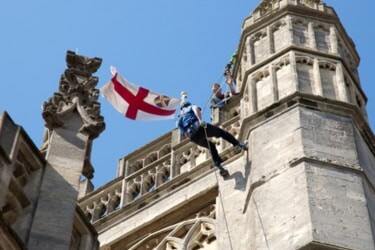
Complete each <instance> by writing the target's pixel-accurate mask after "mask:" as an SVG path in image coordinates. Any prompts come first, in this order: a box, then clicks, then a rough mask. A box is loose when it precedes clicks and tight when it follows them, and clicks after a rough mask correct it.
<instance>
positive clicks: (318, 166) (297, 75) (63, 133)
mask: <svg viewBox="0 0 375 250" xmlns="http://www.w3.org/2000/svg"><path fill="white" fill-rule="evenodd" d="M67 62H68V70H67V71H68V72H65V73H64V74H63V77H62V80H61V82H60V88H59V93H55V95H54V96H53V97H52V98H51V99H50V100H49V101H48V102H46V104H45V109H44V112H43V115H44V118H45V119H46V128H47V129H46V140H45V145H44V146H43V150H42V152H40V151H39V150H38V149H37V148H36V147H35V146H34V144H33V143H32V142H31V141H30V139H29V138H28V137H27V134H26V133H25V132H24V131H23V130H22V128H21V127H19V126H17V125H15V124H14V123H13V122H12V121H11V119H10V117H9V116H8V115H7V114H6V113H4V114H3V115H2V116H1V119H0V163H1V165H0V167H1V168H0V185H1V187H2V190H5V191H2V192H1V193H0V205H1V208H2V210H1V215H2V216H1V220H0V230H1V231H0V239H1V241H0V249H22V248H23V247H25V246H27V247H28V248H29V249H68V248H69V246H70V249H97V248H100V249H104V250H116V249H119V250H120V249H121V250H122V249H129V250H146V249H163V250H164V249H168V250H171V249H189V250H198V249H208V250H213V249H223V250H226V249H234V250H247V249H361V250H365V249H368V250H370V249H375V243H374V237H375V222H374V218H375V194H374V186H375V156H374V155H375V143H374V142H375V137H374V135H373V133H372V131H371V129H370V127H369V125H368V120H367V113H366V108H365V105H366V101H367V99H366V96H365V93H364V92H363V90H362V88H361V84H360V81H359V76H358V71H357V68H358V64H359V56H358V54H357V52H356V50H355V46H354V44H353V42H352V40H351V39H350V37H349V36H348V34H347V33H346V31H345V29H344V27H343V26H342V25H341V23H340V21H339V18H338V16H337V15H336V13H335V11H334V9H333V8H332V7H329V6H327V5H326V4H324V3H323V2H321V1H319V0H263V1H262V2H261V3H260V5H259V6H258V7H257V8H256V9H255V10H254V11H253V12H252V14H251V15H250V16H249V17H248V18H247V19H246V20H245V21H244V23H243V27H242V35H241V38H240V43H239V47H238V53H237V60H236V62H235V64H234V69H233V74H234V76H235V79H236V82H237V90H238V91H239V93H240V94H239V95H238V96H236V97H235V98H233V99H232V100H231V102H230V103H228V104H227V105H226V106H225V107H224V108H221V109H214V110H212V119H213V122H214V123H216V124H218V125H219V126H221V127H222V128H224V129H226V130H228V131H229V132H231V133H232V134H234V135H235V136H236V137H237V138H239V139H241V140H248V142H249V150H248V152H242V153H241V152H238V151H236V149H235V148H233V147H232V146H231V145H229V144H228V143H226V142H225V141H223V140H221V139H216V140H214V141H215V143H216V145H217V147H218V149H219V151H220V155H221V156H222V158H223V159H225V162H224V166H225V167H226V168H227V169H228V170H229V173H230V176H229V178H228V179H226V180H223V179H222V178H221V177H220V176H219V175H218V173H216V172H215V170H214V169H213V166H212V163H211V159H210V157H209V154H208V152H207V151H206V150H205V149H204V148H201V147H199V146H196V145H194V144H192V143H191V142H189V141H188V140H184V139H182V138H181V135H180V134H179V132H178V131H177V130H172V131H170V132H168V133H166V134H164V135H162V136H160V137H159V138H157V139H156V140H154V141H152V142H150V143H148V144H147V145H145V146H144V147H142V148H140V149H139V150H137V151H135V152H133V153H131V154H129V155H127V156H125V157H123V158H122V159H120V161H119V163H118V168H117V177H116V178H115V179H114V180H112V181H110V182H109V183H107V184H106V185H104V186H102V187H99V188H98V189H96V190H94V191H93V190H92V188H91V185H90V181H89V180H90V179H91V177H92V171H93V168H92V166H91V164H90V160H89V159H90V157H89V156H90V147H91V143H92V140H93V139H94V138H95V137H97V136H98V135H99V134H100V132H101V131H102V130H103V129H104V122H103V119H102V117H101V116H100V114H99V107H100V105H99V104H98V103H96V98H97V92H96V90H95V88H94V87H95V85H96V82H97V79H96V78H95V77H92V76H91V74H92V73H93V72H95V71H96V69H97V68H98V67H99V65H100V60H99V59H97V58H94V59H89V58H85V57H81V56H77V55H75V54H74V53H68V56H67ZM77 76H79V77H77ZM61 118H64V119H61ZM67 156H69V157H67ZM81 175H84V176H85V177H86V178H85V179H83V180H82V179H81V180H80V176H81ZM61 177H64V178H61ZM52 183H54V184H55V185H52ZM56 183H58V185H57V184H56ZM51 186H54V187H53V188H52V190H51ZM46 190H48V191H49V192H48V193H47V192H46ZM56 197H59V199H56ZM77 199H78V201H77ZM48 204H49V205H48ZM51 204H54V205H51ZM77 205H78V206H77ZM56 206H64V211H66V212H65V213H66V214H64V215H62V216H63V217H58V218H60V219H54V220H52V221H51V220H50V218H52V216H53V215H56V210H54V209H56ZM60 223H61V227H62V228H61V229H59V231H56V230H53V229H54V227H56V226H57V224H60ZM4 242H5V243H4ZM41 247H43V248H41Z"/></svg>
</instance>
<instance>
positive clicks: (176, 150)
mask: <svg viewBox="0 0 375 250" xmlns="http://www.w3.org/2000/svg"><path fill="white" fill-rule="evenodd" d="M237 107H238V102H237V105H234V106H233V107H232V108H230V110H232V109H237ZM227 112H229V113H231V112H230V111H227ZM232 113H233V112H232ZM240 125H241V124H240V117H239V115H237V116H235V117H233V118H232V119H229V120H228V121H227V122H225V123H223V124H222V127H223V128H224V129H225V130H227V131H228V132H230V133H232V134H233V135H234V136H235V137H236V138H238V135H239V131H240ZM177 134H179V132H178V131H177V130H173V131H171V132H169V133H167V134H165V135H163V136H161V137H159V138H157V139H156V140H154V141H153V142H150V143H149V144H147V145H146V146H144V147H142V148H141V149H139V150H136V151H135V152H133V153H131V154H129V155H127V156H125V157H124V158H122V159H120V161H119V166H118V169H119V171H118V173H119V176H118V177H117V178H116V179H115V180H113V181H112V182H110V183H108V184H106V185H104V186H102V187H100V188H99V189H97V190H95V191H94V192H92V193H90V194H89V195H87V196H85V197H84V198H82V199H81V200H80V201H79V206H80V207H81V209H82V210H83V211H84V213H85V214H86V216H87V217H88V218H89V220H90V221H91V222H92V223H95V222H97V221H99V220H101V219H103V218H106V217H107V216H109V215H110V214H112V213H114V212H116V211H119V210H121V209H125V208H126V207H127V206H129V205H132V203H133V202H134V201H138V202H139V203H142V201H144V202H147V200H148V198H149V197H150V195H152V194H156V193H158V192H159V191H160V190H161V189H160V188H162V187H163V185H164V184H167V183H169V184H170V185H169V186H170V187H171V188H169V189H167V190H164V189H163V192H159V193H158V197H159V196H160V195H165V194H167V193H168V192H172V191H173V188H172V186H173V182H176V183H177V182H181V181H184V180H181V176H186V181H188V180H189V178H188V176H189V175H190V172H192V173H194V174H196V172H197V171H195V170H196V169H199V168H202V169H201V170H202V171H203V172H205V171H206V170H208V169H209V168H210V167H209V166H210V161H211V159H210V155H209V153H208V150H206V149H205V148H202V147H200V146H197V145H195V144H194V143H191V142H189V141H188V140H183V139H181V138H179V139H178V141H177V143H176V145H174V146H173V147H172V138H173V136H177V137H180V136H179V135H177ZM211 140H212V141H213V142H214V143H215V144H216V146H217V149H218V151H219V153H221V156H222V158H223V159H224V160H225V161H226V160H229V159H230V158H231V157H233V156H234V155H236V154H237V153H238V151H236V150H235V149H234V148H233V147H232V145H231V144H229V143H227V142H225V141H224V140H223V139H220V138H212V139H211Z"/></svg>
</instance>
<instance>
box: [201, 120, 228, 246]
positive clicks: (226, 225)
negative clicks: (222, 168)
mask: <svg viewBox="0 0 375 250" xmlns="http://www.w3.org/2000/svg"><path fill="white" fill-rule="evenodd" d="M203 130H204V134H205V136H206V141H207V145H208V150H209V151H210V152H211V146H210V141H209V140H208V136H207V131H206V128H205V127H203ZM215 178H216V182H217V185H218V190H219V199H220V204H221V209H222V211H223V216H224V221H225V227H226V229H227V234H228V239H229V244H230V249H231V250H233V245H232V238H231V237H230V233H229V228H228V221H227V216H226V214H225V209H224V203H223V197H222V194H221V190H220V184H219V183H220V182H219V178H217V171H215Z"/></svg>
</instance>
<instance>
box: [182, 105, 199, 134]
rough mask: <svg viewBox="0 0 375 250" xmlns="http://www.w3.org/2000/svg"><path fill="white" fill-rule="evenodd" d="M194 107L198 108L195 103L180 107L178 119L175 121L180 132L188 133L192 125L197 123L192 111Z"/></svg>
mask: <svg viewBox="0 0 375 250" xmlns="http://www.w3.org/2000/svg"><path fill="white" fill-rule="evenodd" d="M194 108H199V107H198V106H196V105H189V106H187V107H184V108H182V109H181V112H180V115H179V119H178V122H177V127H178V129H179V130H180V131H181V133H182V134H185V133H186V132H187V133H190V132H191V129H192V127H194V126H197V125H198V124H199V122H198V118H197V116H196V115H195V113H194V110H193V109H194Z"/></svg>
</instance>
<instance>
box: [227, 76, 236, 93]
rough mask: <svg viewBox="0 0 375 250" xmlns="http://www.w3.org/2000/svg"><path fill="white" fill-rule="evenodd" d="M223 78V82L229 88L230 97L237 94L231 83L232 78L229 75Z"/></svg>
mask: <svg viewBox="0 0 375 250" xmlns="http://www.w3.org/2000/svg"><path fill="white" fill-rule="evenodd" d="M225 78H226V80H225V82H226V83H227V84H228V86H229V88H230V93H231V94H232V95H236V94H237V93H236V89H235V87H234V81H233V78H232V76H231V75H230V74H228V75H226V76H225Z"/></svg>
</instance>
